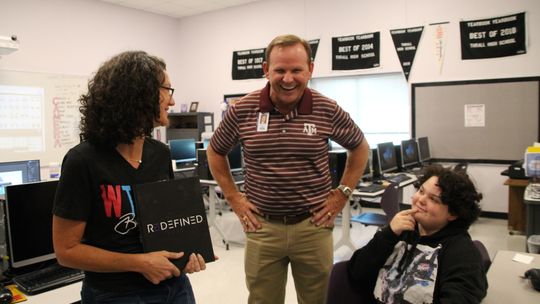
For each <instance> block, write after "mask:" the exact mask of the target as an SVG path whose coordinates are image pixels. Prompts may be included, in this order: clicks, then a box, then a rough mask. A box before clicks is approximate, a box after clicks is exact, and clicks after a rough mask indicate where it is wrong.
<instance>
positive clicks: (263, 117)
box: [257, 112, 270, 132]
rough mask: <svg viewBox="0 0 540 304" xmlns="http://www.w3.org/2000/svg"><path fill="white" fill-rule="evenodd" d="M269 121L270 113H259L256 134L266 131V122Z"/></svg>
mask: <svg viewBox="0 0 540 304" xmlns="http://www.w3.org/2000/svg"><path fill="white" fill-rule="evenodd" d="M269 120H270V113H268V112H266V113H262V112H259V118H258V119H257V132H266V131H268V121H269Z"/></svg>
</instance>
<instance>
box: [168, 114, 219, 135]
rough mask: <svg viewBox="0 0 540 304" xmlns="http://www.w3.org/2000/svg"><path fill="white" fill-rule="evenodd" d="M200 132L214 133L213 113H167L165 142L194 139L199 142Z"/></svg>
mask: <svg viewBox="0 0 540 304" xmlns="http://www.w3.org/2000/svg"><path fill="white" fill-rule="evenodd" d="M202 132H214V113H210V112H187V113H169V126H168V127H167V131H166V133H167V135H166V136H167V141H169V140H171V139H181V138H194V139H195V140H196V141H200V140H201V133H202Z"/></svg>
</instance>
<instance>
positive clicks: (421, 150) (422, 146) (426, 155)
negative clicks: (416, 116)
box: [417, 137, 431, 162]
mask: <svg viewBox="0 0 540 304" xmlns="http://www.w3.org/2000/svg"><path fill="white" fill-rule="evenodd" d="M417 141H418V156H419V158H420V161H421V162H427V161H429V160H430V159H431V153H430V149H429V140H428V138H427V137H419V138H418V139H417Z"/></svg>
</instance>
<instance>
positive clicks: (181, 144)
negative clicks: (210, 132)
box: [169, 138, 197, 164]
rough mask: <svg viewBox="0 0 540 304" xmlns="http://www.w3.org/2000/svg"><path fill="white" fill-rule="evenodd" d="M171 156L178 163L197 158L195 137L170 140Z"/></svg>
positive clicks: (189, 161) (190, 161)
mask: <svg viewBox="0 0 540 304" xmlns="http://www.w3.org/2000/svg"><path fill="white" fill-rule="evenodd" d="M169 148H170V149H171V158H172V159H173V160H175V161H176V163H177V164H179V163H180V164H181V163H192V162H195V161H196V160H197V150H196V149H195V139H194V138H182V139H171V140H169Z"/></svg>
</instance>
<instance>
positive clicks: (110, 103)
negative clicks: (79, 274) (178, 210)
mask: <svg viewBox="0 0 540 304" xmlns="http://www.w3.org/2000/svg"><path fill="white" fill-rule="evenodd" d="M173 93H174V89H173V88H171V83H170V80H169V75H168V74H167V71H166V66H165V63H164V62H163V61H162V60H161V59H159V58H156V57H154V56H150V55H148V54H147V53H145V52H141V51H131V52H124V53H121V54H119V55H117V56H114V57H112V58H111V59H109V60H108V61H106V62H105V63H103V65H102V66H101V67H100V68H99V70H98V71H97V72H96V74H95V75H94V77H93V78H92V79H91V80H90V82H89V84H88V92H87V93H86V94H84V95H82V96H81V98H80V101H81V103H82V105H81V107H80V111H81V114H82V118H81V124H80V129H81V140H82V142H81V143H80V144H79V145H77V146H75V147H74V148H72V149H71V150H70V151H68V153H67V154H66V155H65V157H64V160H63V163H62V174H61V178H60V181H59V184H58V189H57V192H56V198H55V205H54V210H53V213H54V216H53V244H54V249H55V253H56V257H57V259H58V262H59V263H60V264H62V265H64V266H68V267H72V268H78V269H83V270H84V271H85V278H84V281H83V287H82V291H81V298H82V302H83V303H85V304H86V303H105V302H106V303H150V302H151V303H195V300H194V296H193V290H192V288H191V284H190V282H189V279H188V278H187V276H186V275H185V273H192V272H195V271H200V270H203V269H205V267H206V266H205V262H204V259H203V258H202V257H201V256H200V255H198V254H197V255H196V254H192V255H191V256H190V257H189V262H188V263H187V265H186V267H185V268H184V269H182V270H179V269H178V268H176V267H175V266H174V265H173V264H172V263H171V261H170V259H178V258H180V257H181V256H183V253H182V252H168V251H159V252H151V253H143V251H142V244H141V241H140V238H139V227H138V226H137V222H136V221H135V210H134V207H133V203H132V195H131V185H134V184H141V183H147V182H153V181H158V180H164V179H171V178H173V171H172V165H171V156H170V152H169V149H168V148H167V146H166V145H165V144H163V143H161V142H159V141H157V140H154V139H151V138H150V133H151V131H152V129H153V128H154V127H157V126H166V125H167V124H168V117H167V110H168V109H169V107H170V106H173V105H174V98H173V96H172V95H173Z"/></svg>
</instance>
